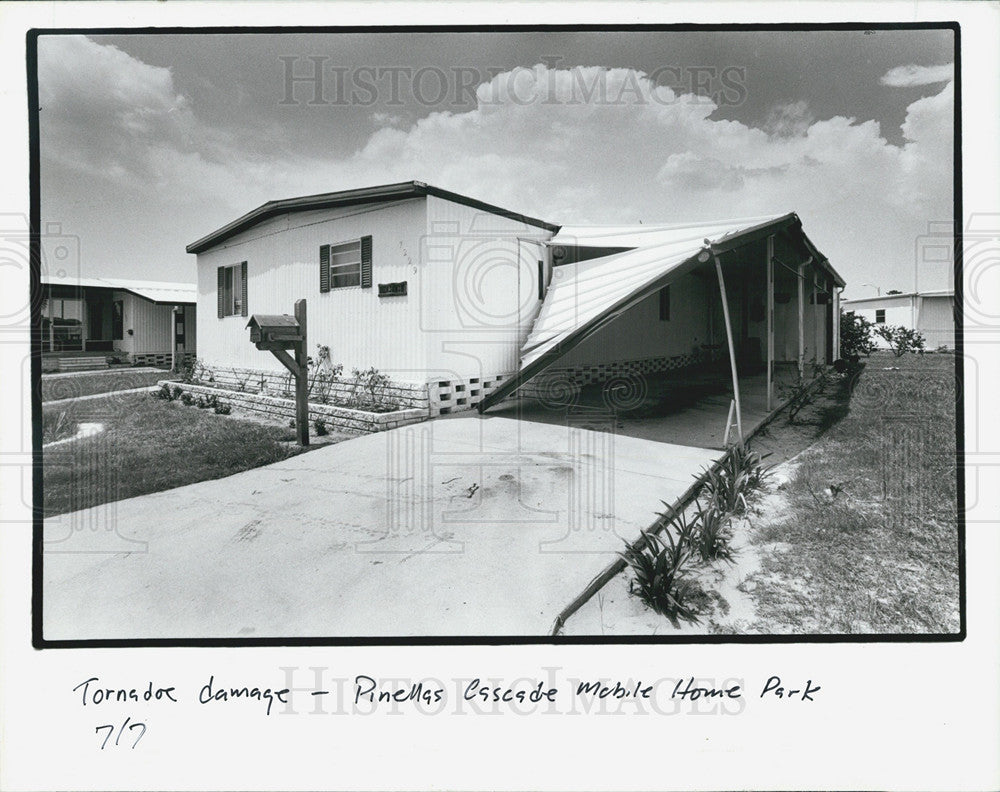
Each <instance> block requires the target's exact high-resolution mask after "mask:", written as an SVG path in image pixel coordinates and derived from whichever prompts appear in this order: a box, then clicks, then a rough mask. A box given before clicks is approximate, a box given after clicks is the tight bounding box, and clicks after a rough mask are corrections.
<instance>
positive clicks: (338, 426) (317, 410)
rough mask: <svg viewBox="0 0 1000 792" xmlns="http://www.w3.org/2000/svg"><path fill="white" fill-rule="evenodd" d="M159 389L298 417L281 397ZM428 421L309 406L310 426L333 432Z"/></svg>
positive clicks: (421, 414) (423, 414)
mask: <svg viewBox="0 0 1000 792" xmlns="http://www.w3.org/2000/svg"><path fill="white" fill-rule="evenodd" d="M157 384H158V385H166V386H167V387H168V388H174V387H177V388H180V389H181V390H183V391H185V392H187V393H192V394H195V395H199V396H201V395H203V396H215V397H216V398H217V399H218V400H219V401H220V402H227V403H228V404H231V405H233V406H234V407H237V408H240V409H243V410H250V411H252V412H256V413H260V414H262V415H269V416H271V417H273V418H276V419H279V420H282V421H287V420H288V419H290V418H294V417H295V401H294V400H293V399H284V398H281V397H279V396H263V395H261V394H259V393H249V392H246V391H244V392H240V391H230V390H225V389H223V388H213V387H211V386H208V385H194V384H192V383H187V382H172V381H170V380H160V382H159V383H157ZM426 419H427V410H425V409H419V408H413V407H409V408H405V409H401V410H393V411H392V412H385V413H374V412H365V411H364V410H352V409H349V408H347V407H337V406H334V405H332V404H312V403H310V405H309V422H310V423H312V422H313V421H316V420H321V421H324V422H325V423H326V424H327V425H328V426H329V428H330V429H331V430H333V431H338V432H343V433H345V434H371V433H373V432H384V431H385V430H387V429H395V428H396V427H398V426H406V425H408V424H413V423H419V422H420V421H424V420H426Z"/></svg>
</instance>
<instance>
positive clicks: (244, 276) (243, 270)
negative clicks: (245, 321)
mask: <svg viewBox="0 0 1000 792" xmlns="http://www.w3.org/2000/svg"><path fill="white" fill-rule="evenodd" d="M240 284H241V285H242V286H243V295H242V297H243V315H244V316H246V315H247V263H246V262H245V261H244V262H242V263H241V264H240Z"/></svg>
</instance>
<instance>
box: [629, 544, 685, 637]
mask: <svg viewBox="0 0 1000 792" xmlns="http://www.w3.org/2000/svg"><path fill="white" fill-rule="evenodd" d="M620 555H621V557H622V558H623V559H624V560H625V562H626V563H627V564H628V565H629V567H631V569H632V572H633V574H634V577H633V578H632V580H630V581H629V591H630V593H631V594H633V595H634V596H636V597H639V599H641V600H642V601H643V602H644V603H645V604H646V605H647V606H648V607H649V608H651V609H652V610H654V611H655V612H656V613H659V614H661V615H663V616H666V617H667V618H668V619H670V621H671V622H672V623H673V624H674V626H679V621H680V620H683V621H688V622H692V623H697V622H698V617H697V614H696V613H695V610H694V607H693V606H692V605H691V603H690V601H689V600H690V599H691V595H692V593H693V591H694V589H693V587H692V585H691V583H690V582H689V581H688V580H687V579H686V570H685V567H686V565H687V563H688V560H689V559H690V557H691V547H690V545H689V544H688V543H687V542H686V541H681V540H679V539H675V538H674V536H673V534H672V533H671V531H670V528H669V527H667V528H665V529H664V530H663V531H662V533H660V534H654V533H653V532H651V531H643V532H642V541H640V542H638V543H636V544H635V545H629V544H627V543H626V545H625V551H624V552H623V553H621V554H620Z"/></svg>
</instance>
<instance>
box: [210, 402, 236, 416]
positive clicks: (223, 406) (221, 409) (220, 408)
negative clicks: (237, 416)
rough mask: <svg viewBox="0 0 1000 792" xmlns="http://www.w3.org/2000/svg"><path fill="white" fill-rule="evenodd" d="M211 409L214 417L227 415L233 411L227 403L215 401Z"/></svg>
mask: <svg viewBox="0 0 1000 792" xmlns="http://www.w3.org/2000/svg"><path fill="white" fill-rule="evenodd" d="M213 407H214V409H215V414H216V415H229V413H231V412H232V411H233V408H232V405H230V404H229V403H228V402H221V401H216V402H215V405H214V406H213Z"/></svg>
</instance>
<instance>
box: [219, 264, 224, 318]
mask: <svg viewBox="0 0 1000 792" xmlns="http://www.w3.org/2000/svg"><path fill="white" fill-rule="evenodd" d="M218 273H219V274H218V292H219V318H220V319H221V318H222V317H223V316H225V315H226V268H225V267H219V268H218Z"/></svg>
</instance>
